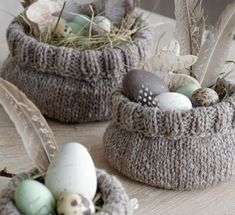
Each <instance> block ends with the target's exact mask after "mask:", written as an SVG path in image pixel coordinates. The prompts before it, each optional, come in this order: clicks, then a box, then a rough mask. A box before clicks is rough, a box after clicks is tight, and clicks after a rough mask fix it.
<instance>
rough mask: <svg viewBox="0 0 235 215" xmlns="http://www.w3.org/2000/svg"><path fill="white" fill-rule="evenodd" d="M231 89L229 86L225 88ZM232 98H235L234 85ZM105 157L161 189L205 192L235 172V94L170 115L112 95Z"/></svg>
mask: <svg viewBox="0 0 235 215" xmlns="http://www.w3.org/2000/svg"><path fill="white" fill-rule="evenodd" d="M225 84H227V83H225ZM228 86H230V89H231V90H232V91H231V90H230V94H233V92H234V89H235V88H234V86H235V85H234V84H232V85H228ZM111 111H112V116H113V122H112V123H111V124H110V125H109V127H108V128H107V130H106V132H105V134H104V146H105V151H106V156H107V159H108V161H109V163H110V164H111V166H113V167H114V168H116V169H117V170H119V171H120V172H121V173H123V174H124V175H126V176H128V177H130V178H132V179H134V180H137V181H140V182H143V183H146V184H149V185H152V186H156V187H159V188H165V189H174V190H192V189H203V188H207V187H209V186H213V185H215V184H217V183H219V182H222V181H227V180H229V179H230V178H231V176H232V175H233V174H234V170H235V94H233V95H232V96H230V97H229V98H227V99H226V100H225V101H223V102H220V103H218V104H216V105H214V106H211V107H207V108H206V107H200V108H193V109H192V110H190V111H187V112H177V111H172V112H166V111H161V110H158V109H156V108H150V107H143V106H141V105H140V104H137V103H134V102H131V101H130V100H129V99H128V98H126V97H125V96H124V95H123V94H122V93H121V89H118V90H116V91H115V92H113V93H112V95H111Z"/></svg>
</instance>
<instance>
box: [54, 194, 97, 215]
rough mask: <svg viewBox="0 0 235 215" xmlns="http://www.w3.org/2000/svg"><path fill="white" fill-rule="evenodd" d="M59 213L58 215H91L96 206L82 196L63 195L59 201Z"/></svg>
mask: <svg viewBox="0 0 235 215" xmlns="http://www.w3.org/2000/svg"><path fill="white" fill-rule="evenodd" d="M57 212H58V215H91V214H93V213H94V212H95V206H94V204H93V203H92V201H90V200H88V199H87V198H85V197H84V196H82V195H80V194H74V193H63V194H61V196H60V197H59V199H58V201H57Z"/></svg>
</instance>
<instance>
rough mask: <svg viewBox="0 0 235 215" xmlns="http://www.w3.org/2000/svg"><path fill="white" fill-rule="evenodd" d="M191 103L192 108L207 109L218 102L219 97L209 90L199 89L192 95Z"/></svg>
mask: <svg viewBox="0 0 235 215" xmlns="http://www.w3.org/2000/svg"><path fill="white" fill-rule="evenodd" d="M191 101H192V103H193V106H194V107H200V106H202V107H209V106H211V105H214V104H216V103H218V102H219V96H218V94H217V93H216V92H215V91H214V90H212V89H211V88H200V89H198V90H196V91H195V92H194V93H193V95H192V99H191Z"/></svg>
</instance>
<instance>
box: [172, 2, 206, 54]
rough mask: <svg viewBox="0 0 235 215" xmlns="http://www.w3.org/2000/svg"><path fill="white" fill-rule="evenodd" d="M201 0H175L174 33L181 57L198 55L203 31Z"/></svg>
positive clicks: (203, 21)
mask: <svg viewBox="0 0 235 215" xmlns="http://www.w3.org/2000/svg"><path fill="white" fill-rule="evenodd" d="M203 15H204V11H203V9H202V0H180V1H179V0H175V17H176V32H175V37H176V39H177V40H178V41H179V43H180V48H181V55H188V54H190V55H195V56H197V55H198V52H199V50H200V48H201V43H202V37H203V33H204V29H205V20H204V17H203Z"/></svg>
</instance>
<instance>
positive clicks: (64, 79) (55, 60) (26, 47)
mask: <svg viewBox="0 0 235 215" xmlns="http://www.w3.org/2000/svg"><path fill="white" fill-rule="evenodd" d="M7 41H8V46H9V49H10V55H9V56H8V58H7V60H6V62H5V63H4V65H3V68H2V71H1V74H0V75H1V76H2V77H3V78H4V79H6V80H8V81H10V82H12V83H13V84H14V85H16V86H17V87H18V88H19V89H20V90H22V91H23V92H24V93H25V94H26V95H27V96H28V97H29V98H30V100H32V101H33V103H35V104H36V106H37V107H38V108H39V109H40V110H41V112H42V113H43V114H44V115H45V116H47V117H49V118H53V119H57V120H59V121H62V122H89V121H100V120H108V119H110V111H109V108H108V107H107V98H108V96H109V94H110V92H111V90H112V89H113V88H114V87H115V86H117V84H118V83H120V82H121V80H122V77H123V76H124V75H125V74H126V73H127V72H128V71H129V70H130V68H132V67H135V66H137V65H138V63H139V62H140V61H141V60H143V59H145V58H146V56H147V53H148V51H149V50H150V48H151V44H152V34H151V32H150V31H149V30H143V31H141V32H138V33H137V34H136V35H135V38H134V40H133V43H131V44H124V45H122V46H120V47H117V48H114V49H111V48H108V49H104V50H103V51H90V50H89V51H76V50H74V49H71V48H66V47H55V46H52V45H48V44H44V43H41V42H38V41H37V40H36V39H34V38H32V37H30V36H27V35H26V33H25V32H24V27H23V26H22V25H21V24H20V23H18V22H17V20H14V21H13V22H12V23H11V24H10V26H9V27H8V31H7Z"/></svg>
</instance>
